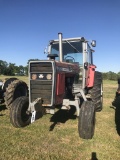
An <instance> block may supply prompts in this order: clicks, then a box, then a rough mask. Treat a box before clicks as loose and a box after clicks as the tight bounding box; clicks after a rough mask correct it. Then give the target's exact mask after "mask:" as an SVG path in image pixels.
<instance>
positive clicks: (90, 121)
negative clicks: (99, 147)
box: [78, 101, 95, 139]
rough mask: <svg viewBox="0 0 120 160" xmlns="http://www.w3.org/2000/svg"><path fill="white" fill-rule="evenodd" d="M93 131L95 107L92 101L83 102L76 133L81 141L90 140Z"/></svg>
mask: <svg viewBox="0 0 120 160" xmlns="http://www.w3.org/2000/svg"><path fill="white" fill-rule="evenodd" d="M94 129H95V107H94V104H93V102H92V101H84V102H83V103H82V106H81V109H80V114H79V120H78V131H79V136H80V137H81V138H83V139H92V137H93V135H94Z"/></svg>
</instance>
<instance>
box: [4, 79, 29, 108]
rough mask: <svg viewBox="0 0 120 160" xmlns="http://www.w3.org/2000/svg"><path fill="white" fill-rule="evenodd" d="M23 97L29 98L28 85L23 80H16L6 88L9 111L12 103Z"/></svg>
mask: <svg viewBox="0 0 120 160" xmlns="http://www.w3.org/2000/svg"><path fill="white" fill-rule="evenodd" d="M21 96H28V87H27V84H26V83H25V82H23V81H21V80H14V81H13V82H11V83H10V84H9V85H8V87H7V88H6V92H5V97H4V99H5V104H6V107H7V108H8V109H9V108H10V107H11V104H12V102H13V101H14V100H15V99H16V98H18V97H21Z"/></svg>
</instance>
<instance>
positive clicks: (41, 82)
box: [30, 62, 53, 105]
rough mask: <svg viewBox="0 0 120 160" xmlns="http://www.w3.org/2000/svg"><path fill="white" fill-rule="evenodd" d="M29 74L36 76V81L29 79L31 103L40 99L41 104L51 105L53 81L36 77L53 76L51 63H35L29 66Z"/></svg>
mask: <svg viewBox="0 0 120 160" xmlns="http://www.w3.org/2000/svg"><path fill="white" fill-rule="evenodd" d="M30 72H31V73H30V74H36V75H37V79H35V80H32V79H30V95H31V96H30V97H31V102H33V101H34V100H35V99H37V98H40V97H41V98H42V100H43V104H47V105H50V104H51V103H52V90H53V89H52V86H53V79H51V80H47V79H46V78H39V76H38V75H40V74H42V75H46V74H47V73H48V74H51V75H52V74H53V69H52V63H51V62H37V63H31V64H30Z"/></svg>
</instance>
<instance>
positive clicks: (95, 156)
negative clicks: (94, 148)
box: [91, 152, 98, 160]
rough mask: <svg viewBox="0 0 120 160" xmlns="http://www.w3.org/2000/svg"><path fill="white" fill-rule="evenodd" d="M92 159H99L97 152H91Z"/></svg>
mask: <svg viewBox="0 0 120 160" xmlns="http://www.w3.org/2000/svg"><path fill="white" fill-rule="evenodd" d="M91 160H98V158H97V154H96V152H92V153H91Z"/></svg>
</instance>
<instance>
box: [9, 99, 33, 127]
mask: <svg viewBox="0 0 120 160" xmlns="http://www.w3.org/2000/svg"><path fill="white" fill-rule="evenodd" d="M28 107H29V99H28V97H25V96H23V97H18V98H17V99H16V100H15V101H14V102H13V103H12V105H11V108H10V122H11V124H12V125H13V126H14V127H16V128H21V127H25V126H27V125H29V124H30V120H31V115H29V114H27V113H26V111H27V109H28Z"/></svg>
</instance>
